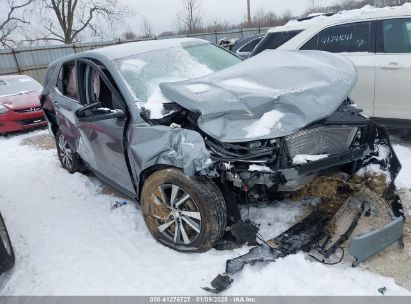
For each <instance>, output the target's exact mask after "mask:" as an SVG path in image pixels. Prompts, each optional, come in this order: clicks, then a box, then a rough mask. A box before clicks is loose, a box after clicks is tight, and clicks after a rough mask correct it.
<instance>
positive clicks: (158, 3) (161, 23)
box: [0, 0, 338, 34]
mask: <svg viewBox="0 0 411 304" xmlns="http://www.w3.org/2000/svg"><path fill="white" fill-rule="evenodd" d="M0 1H1V0H0ZM123 1H124V2H126V3H128V4H129V6H130V7H131V8H132V9H134V11H135V12H136V15H135V16H134V17H132V18H127V19H126V20H125V24H126V27H129V28H130V30H133V31H134V32H140V29H141V26H140V24H141V20H142V19H143V18H144V16H145V17H146V18H147V20H148V21H149V22H150V24H151V26H152V27H153V30H154V32H155V33H156V34H159V33H161V32H163V31H166V30H175V28H176V14H177V12H178V11H179V10H181V2H182V0H143V1H142V0H123ZM317 1H318V2H321V3H323V4H332V3H335V2H338V0H317ZM309 2H310V1H309V0H251V11H252V13H253V12H255V11H257V10H258V9H259V8H263V9H270V10H272V11H273V12H275V13H276V14H277V15H281V14H282V13H283V12H284V11H286V10H287V9H289V10H291V12H292V13H293V14H294V15H299V14H301V13H303V12H304V10H305V9H306V7H307V4H308V3H309ZM201 4H202V8H203V10H204V12H205V19H206V21H210V22H211V21H213V20H217V21H221V22H223V21H224V20H227V21H229V22H232V23H238V22H241V21H243V20H244V18H245V16H246V7H247V0H201Z"/></svg>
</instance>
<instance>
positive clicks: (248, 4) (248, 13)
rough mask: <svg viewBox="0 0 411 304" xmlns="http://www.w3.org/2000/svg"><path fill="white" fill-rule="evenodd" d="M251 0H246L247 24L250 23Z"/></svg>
mask: <svg viewBox="0 0 411 304" xmlns="http://www.w3.org/2000/svg"><path fill="white" fill-rule="evenodd" d="M250 1H251V0H247V23H248V26H250V25H251V4H250Z"/></svg>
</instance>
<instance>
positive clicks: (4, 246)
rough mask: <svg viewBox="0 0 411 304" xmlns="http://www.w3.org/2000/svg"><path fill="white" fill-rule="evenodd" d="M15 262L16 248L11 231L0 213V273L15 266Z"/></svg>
mask: <svg viewBox="0 0 411 304" xmlns="http://www.w3.org/2000/svg"><path fill="white" fill-rule="evenodd" d="M14 262H15V256H14V250H13V246H12V245H11V241H10V237H9V233H8V231H7V228H6V224H5V223H4V220H3V217H2V215H1V213H0V273H2V272H5V271H7V270H9V269H10V268H12V267H13V265H14Z"/></svg>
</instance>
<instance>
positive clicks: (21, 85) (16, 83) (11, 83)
mask: <svg viewBox="0 0 411 304" xmlns="http://www.w3.org/2000/svg"><path fill="white" fill-rule="evenodd" d="M41 88H42V87H41V85H40V84H39V83H38V82H37V81H35V80H34V79H33V78H30V77H26V76H21V77H13V78H5V79H0V97H2V96H10V95H17V94H24V93H26V92H33V91H40V90H41Z"/></svg>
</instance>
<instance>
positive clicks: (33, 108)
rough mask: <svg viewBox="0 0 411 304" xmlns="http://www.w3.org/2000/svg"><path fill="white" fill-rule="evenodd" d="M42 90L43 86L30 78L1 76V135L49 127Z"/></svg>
mask: <svg viewBox="0 0 411 304" xmlns="http://www.w3.org/2000/svg"><path fill="white" fill-rule="evenodd" d="M41 90H42V86H41V84H39V83H38V82H37V81H36V80H34V79H33V78H31V77H29V76H25V75H7V76H0V134H2V133H3V134H4V133H9V132H14V131H21V130H27V129H32V128H37V127H42V126H46V125H47V121H46V120H45V118H44V113H43V111H42V110H41V106H40V100H39V95H40V92H41Z"/></svg>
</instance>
